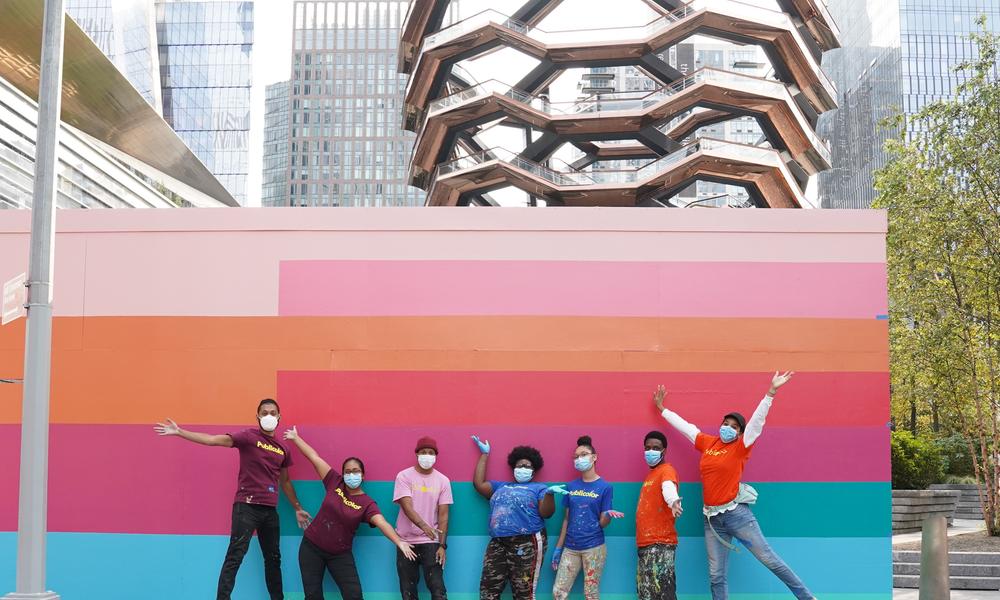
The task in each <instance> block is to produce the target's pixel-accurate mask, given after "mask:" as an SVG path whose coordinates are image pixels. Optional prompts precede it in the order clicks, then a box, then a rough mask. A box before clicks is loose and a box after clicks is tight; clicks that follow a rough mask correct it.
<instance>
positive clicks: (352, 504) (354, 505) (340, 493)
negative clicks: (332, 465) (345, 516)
mask: <svg viewBox="0 0 1000 600" xmlns="http://www.w3.org/2000/svg"><path fill="white" fill-rule="evenodd" d="M337 495H338V496H340V499H341V500H343V501H344V504H345V505H347V506H348V507H350V508H353V509H354V510H361V505H360V504H358V503H356V502H351V501H350V500H348V499H347V496H345V495H344V492H343V490H341V489H340V488H337Z"/></svg>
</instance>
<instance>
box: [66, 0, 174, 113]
mask: <svg viewBox="0 0 1000 600" xmlns="http://www.w3.org/2000/svg"><path fill="white" fill-rule="evenodd" d="M65 6H66V12H67V14H69V16H70V17H72V18H73V20H74V21H76V23H77V24H78V25H79V26H80V28H81V29H83V30H84V31H85V32H87V34H88V35H89V36H90V38H91V39H92V40H94V43H95V44H97V47H98V48H100V49H101V51H102V52H104V54H105V55H106V56H107V57H108V58H110V59H111V61H112V62H113V63H115V66H117V67H118V70H119V71H121V72H122V73H123V74H125V76H126V77H127V78H128V80H129V81H130V82H132V85H133V86H135V89H137V90H139V93H141V94H142V96H143V98H145V99H146V101H147V102H149V103H150V104H151V105H152V106H153V108H155V109H156V111H157V112H162V110H163V104H162V98H161V94H160V64H159V56H158V54H159V53H158V52H157V48H156V21H155V19H154V11H153V0H66V5H65Z"/></svg>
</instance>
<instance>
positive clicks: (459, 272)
mask: <svg viewBox="0 0 1000 600" xmlns="http://www.w3.org/2000/svg"><path fill="white" fill-rule="evenodd" d="M762 282H766V283H763V284H762ZM886 306H887V299H886V272H885V266H884V265H883V264H878V263H791V262H789V263H763V262H760V263H734V262H655V263H653V262H632V263H629V262H563V261H552V262H547V261H322V260H319V261H316V260H312V261H282V262H281V265H280V284H279V302H278V313H279V314H280V315H298V316H306V315H307V316H329V315H336V316H432V315H560V316H636V317H740V316H745V317H782V318H792V317H826V318H860V319H874V318H875V317H876V316H877V315H880V314H884V313H885V312H886Z"/></svg>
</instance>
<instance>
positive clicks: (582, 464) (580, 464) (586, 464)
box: [573, 456, 594, 473]
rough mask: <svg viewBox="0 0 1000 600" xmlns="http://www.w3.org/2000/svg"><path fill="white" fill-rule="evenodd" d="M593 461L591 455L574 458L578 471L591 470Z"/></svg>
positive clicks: (574, 464)
mask: <svg viewBox="0 0 1000 600" xmlns="http://www.w3.org/2000/svg"><path fill="white" fill-rule="evenodd" d="M593 464H594V463H593V461H591V459H590V457H589V456H581V457H580V458H577V459H574V460H573V466H574V467H576V470H577V471H580V472H581V473H583V472H584V471H589V470H590V467H592V466H593Z"/></svg>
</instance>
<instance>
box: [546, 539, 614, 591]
mask: <svg viewBox="0 0 1000 600" xmlns="http://www.w3.org/2000/svg"><path fill="white" fill-rule="evenodd" d="M607 559H608V547H607V546H605V545H604V544H601V545H600V546H597V547H596V548H588V549H587V550H570V549H569V548H566V549H564V550H563V555H562V558H561V559H560V560H559V570H558V571H556V582H555V584H554V585H553V586H552V597H553V598H555V600H566V598H568V597H569V592H570V590H571V589H573V582H574V581H576V576H577V575H578V574H579V573H580V571H581V570H582V571H583V597H584V598H586V599H587V600H597V599H598V598H600V597H601V593H600V591H599V588H600V587H601V575H603V574H604V563H605V561H606V560H607Z"/></svg>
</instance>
